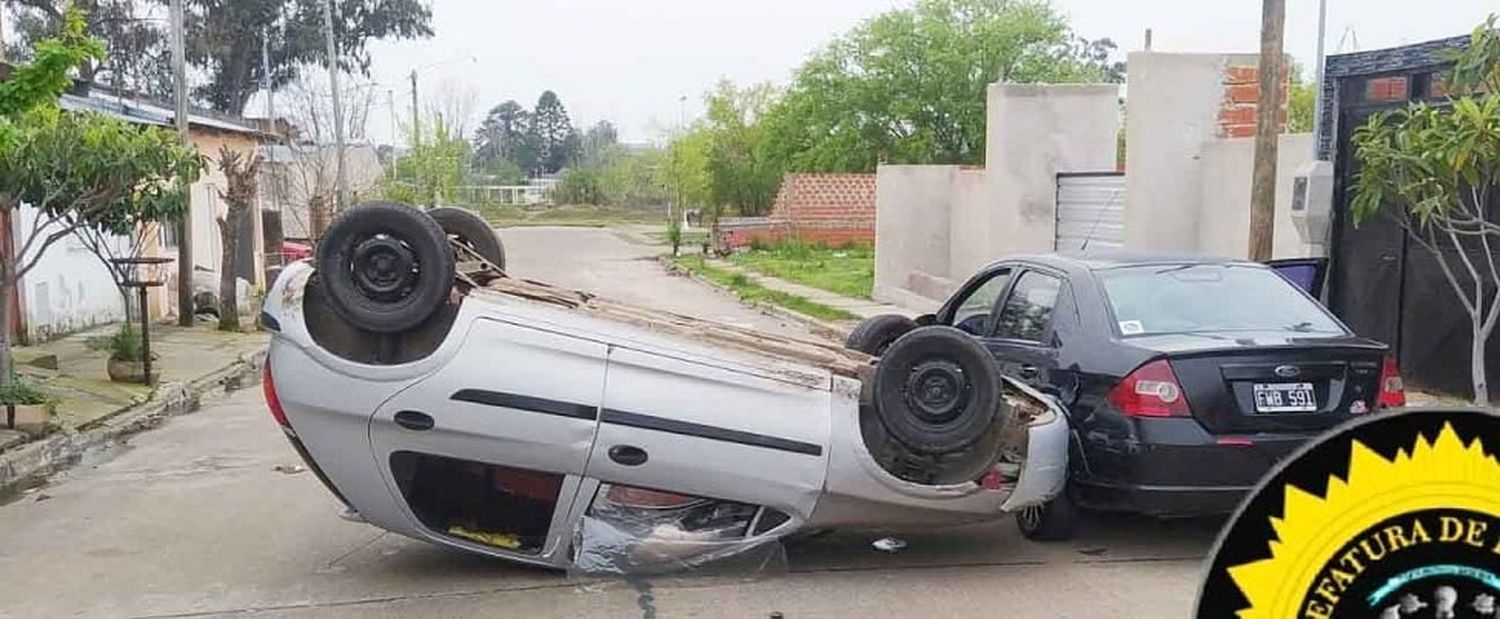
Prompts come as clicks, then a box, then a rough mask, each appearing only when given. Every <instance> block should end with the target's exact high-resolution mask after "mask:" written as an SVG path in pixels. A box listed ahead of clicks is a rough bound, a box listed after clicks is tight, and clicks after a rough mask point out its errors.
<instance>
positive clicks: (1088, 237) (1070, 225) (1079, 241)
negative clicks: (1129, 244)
mask: <svg viewBox="0 0 1500 619" xmlns="http://www.w3.org/2000/svg"><path fill="white" fill-rule="evenodd" d="M1124 244H1125V175H1124V174H1121V173H1119V172H1080V173H1072V174H1058V175H1057V251H1080V250H1084V249H1098V248H1101V247H1119V246H1121V245H1124Z"/></svg>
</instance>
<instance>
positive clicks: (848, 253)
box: [730, 241, 875, 299]
mask: <svg viewBox="0 0 1500 619" xmlns="http://www.w3.org/2000/svg"><path fill="white" fill-rule="evenodd" d="M730 261H732V262H734V263H735V264H737V265H739V266H741V267H744V268H747V269H750V270H752V271H755V272H757V273H763V274H766V275H770V276H771V277H775V278H778V279H784V280H787V281H789V282H796V283H798V284H802V285H804V286H811V287H813V288H817V289H819V290H827V291H829V292H832V293H835V294H840V295H843V296H846V297H851V298H855V299H868V298H870V296H871V294H872V292H873V290H874V288H875V249H874V248H873V247H870V246H868V245H851V246H847V247H825V246H820V245H811V244H808V243H802V242H799V241H785V242H781V243H775V244H772V245H757V246H755V247H752V248H751V250H750V251H747V252H741V253H738V254H735V255H733V256H731V257H730Z"/></svg>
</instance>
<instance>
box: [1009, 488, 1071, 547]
mask: <svg viewBox="0 0 1500 619" xmlns="http://www.w3.org/2000/svg"><path fill="white" fill-rule="evenodd" d="M1016 528H1018V529H1020V530H1021V535H1022V536H1024V537H1025V538H1026V539H1029V540H1034V541H1039V542H1056V541H1062V540H1066V539H1072V537H1073V533H1074V532H1075V531H1077V529H1078V508H1077V507H1076V506H1074V505H1073V500H1072V499H1069V498H1068V495H1067V492H1066V491H1065V492H1063V493H1062V494H1059V495H1057V496H1056V497H1054V498H1053V499H1052V500H1051V501H1047V502H1046V503H1043V504H1041V505H1032V506H1031V507H1027V508H1023V509H1022V510H1021V511H1018V512H1016Z"/></svg>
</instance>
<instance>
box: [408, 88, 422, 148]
mask: <svg viewBox="0 0 1500 619" xmlns="http://www.w3.org/2000/svg"><path fill="white" fill-rule="evenodd" d="M418 114H419V112H418V111H417V70H416V69H412V70H411V147H412V148H416V147H417V142H419V141H421V137H422V124H421V123H422V118H421V117H420V116H419V115H418Z"/></svg>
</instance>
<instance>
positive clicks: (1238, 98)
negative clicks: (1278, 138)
mask: <svg viewBox="0 0 1500 619" xmlns="http://www.w3.org/2000/svg"><path fill="white" fill-rule="evenodd" d="M1282 82H1283V84H1286V83H1287V79H1286V77H1285V76H1283V78H1282ZM1282 92H1283V93H1288V94H1289V92H1290V91H1289V89H1288V88H1286V87H1285V86H1283V88H1282ZM1259 101H1260V68H1259V67H1258V66H1255V65H1248V66H1231V67H1229V68H1228V69H1226V70H1225V71H1224V103H1223V105H1222V106H1221V107H1220V108H1219V137H1222V138H1248V137H1254V136H1255V127H1256V114H1257V112H1258V111H1259V109H1260V106H1259V104H1258V102H1259ZM1286 117H1287V97H1286V95H1283V97H1282V100H1281V115H1280V121H1279V122H1280V124H1281V131H1282V132H1285V130H1286Z"/></svg>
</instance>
